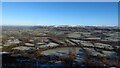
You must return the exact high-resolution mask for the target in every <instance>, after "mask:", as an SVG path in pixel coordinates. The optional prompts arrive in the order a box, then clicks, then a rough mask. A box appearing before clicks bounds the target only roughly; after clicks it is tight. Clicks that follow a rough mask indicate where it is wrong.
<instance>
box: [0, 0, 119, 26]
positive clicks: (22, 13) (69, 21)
mask: <svg viewBox="0 0 120 68" xmlns="http://www.w3.org/2000/svg"><path fill="white" fill-rule="evenodd" d="M2 19H3V20H2V21H3V23H2V25H102V26H108V25H110V26H117V25H118V3H117V2H3V3H2Z"/></svg>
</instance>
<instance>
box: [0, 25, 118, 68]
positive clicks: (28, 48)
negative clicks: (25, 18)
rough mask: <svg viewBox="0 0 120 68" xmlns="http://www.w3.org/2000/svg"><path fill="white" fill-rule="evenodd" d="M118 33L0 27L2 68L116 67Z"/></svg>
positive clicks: (93, 29) (107, 28)
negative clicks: (0, 32)
mask: <svg viewBox="0 0 120 68" xmlns="http://www.w3.org/2000/svg"><path fill="white" fill-rule="evenodd" d="M119 32H120V29H119V27H117V26H68V25H63V26H3V27H2V37H1V39H2V41H1V42H0V43H1V44H0V46H1V47H0V48H1V49H2V52H1V55H2V57H3V60H2V63H3V64H2V66H3V68H14V67H21V68H26V67H29V68H33V67H34V68H39V67H46V68H49V67H56V68H57V67H58V68H61V67H65V68H66V67H73V68H76V67H88V66H89V67H119V65H120V45H119V41H120V37H119ZM23 66H24V67H23Z"/></svg>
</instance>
